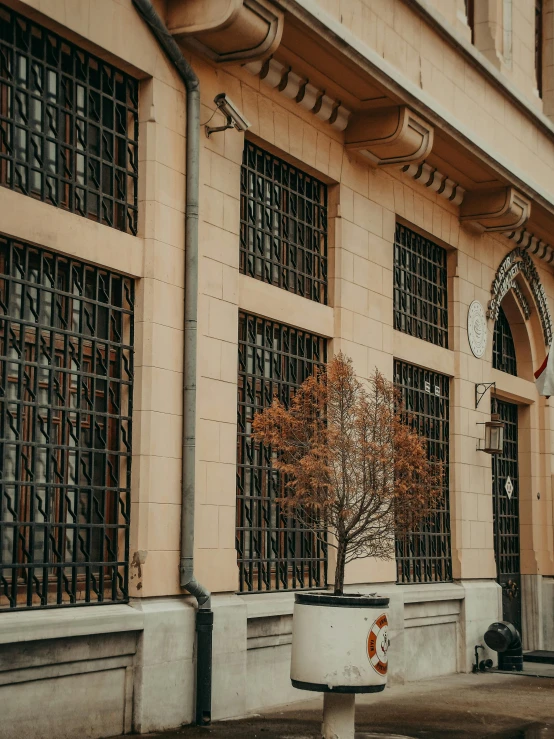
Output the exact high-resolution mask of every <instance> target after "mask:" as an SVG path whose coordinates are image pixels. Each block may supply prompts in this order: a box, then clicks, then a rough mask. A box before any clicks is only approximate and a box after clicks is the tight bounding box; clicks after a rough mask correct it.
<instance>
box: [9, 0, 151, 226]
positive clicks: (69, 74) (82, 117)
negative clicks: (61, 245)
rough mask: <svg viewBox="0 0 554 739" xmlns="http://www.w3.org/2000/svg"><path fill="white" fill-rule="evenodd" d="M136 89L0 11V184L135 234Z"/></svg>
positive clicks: (106, 66) (55, 38)
mask: <svg viewBox="0 0 554 739" xmlns="http://www.w3.org/2000/svg"><path fill="white" fill-rule="evenodd" d="M137 147H138V82H137V80H135V79H133V78H132V77H130V76H129V75H127V74H125V73H124V72H121V71H119V70H118V69H116V68H115V67H113V66H112V65H111V64H107V63H106V62H104V61H102V60H101V59H98V58H97V57H95V56H93V55H92V54H89V53H88V52H86V51H83V50H82V49H79V48H78V47H77V46H75V45H74V44H71V43H69V42H68V41H65V40H64V39H62V38H61V37H60V36H58V35H56V34H55V33H52V32H51V31H49V30H47V29H46V28H42V27H41V26H38V25H37V24H36V23H33V22H31V21H29V20H28V19H27V18H24V17H23V16H21V15H18V14H17V13H14V12H13V11H12V10H10V9H8V8H6V7H5V6H3V5H0V184H1V185H3V186H4V187H9V188H10V189H12V190H16V191H18V192H22V193H24V194H25V195H30V196H32V197H34V198H37V199H39V200H43V201H44V202H46V203H49V204H51V205H54V206H56V207H59V208H64V209H65V210H69V211H71V212H73V213H78V214H79V215H81V216H85V217H86V218H91V219H93V220H96V221H99V222H100V223H104V224H107V225H108V226H113V227H114V228H118V229H120V230H121V231H128V232H130V233H132V234H136V233H137V178H138V152H137Z"/></svg>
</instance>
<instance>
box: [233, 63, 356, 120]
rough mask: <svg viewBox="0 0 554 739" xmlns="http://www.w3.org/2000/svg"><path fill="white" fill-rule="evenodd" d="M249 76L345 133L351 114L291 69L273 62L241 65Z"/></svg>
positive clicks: (338, 102) (337, 101) (339, 102)
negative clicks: (259, 80) (257, 78)
mask: <svg viewBox="0 0 554 739" xmlns="http://www.w3.org/2000/svg"><path fill="white" fill-rule="evenodd" d="M243 66H244V69H246V70H247V71H248V72H250V74H253V75H255V76H256V77H259V78H260V79H261V80H262V82H265V84H266V85H269V86H270V87H273V88H274V89H277V91H278V92H280V93H281V94H282V95H284V96H285V97H286V98H288V99H289V100H294V101H295V102H296V103H297V104H298V105H299V106H300V107H301V108H304V110H308V111H310V112H311V113H313V114H314V115H315V116H316V117H317V118H319V119H320V120H322V121H325V122H326V123H329V124H331V126H332V127H333V128H335V129H336V130H337V131H344V129H345V128H346V126H347V125H348V119H349V118H350V115H351V111H350V110H348V108H345V107H344V105H342V103H341V101H340V100H334V99H333V98H331V97H329V96H328V95H326V94H325V90H320V89H319V88H318V87H316V86H315V85H312V84H311V82H310V80H309V79H307V78H306V77H301V76H300V75H299V74H296V72H294V71H293V70H292V68H291V67H289V66H285V65H284V64H281V62H278V61H277V60H276V59H268V60H266V61H265V62H264V61H255V62H250V63H248V64H244V65H243Z"/></svg>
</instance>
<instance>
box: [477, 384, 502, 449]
mask: <svg viewBox="0 0 554 739" xmlns="http://www.w3.org/2000/svg"><path fill="white" fill-rule="evenodd" d="M491 388H494V389H495V390H496V383H495V382H481V383H479V384H477V385H475V407H476V408H477V406H478V405H479V403H480V402H481V399H482V398H483V396H484V395H485V393H486V392H487V390H490V389H491ZM477 425H478V426H484V427H485V446H484V447H482V446H481V439H479V444H478V446H477V451H478V452H486V453H487V454H502V452H503V451H504V427H505V424H504V421H501V420H500V416H499V415H498V413H492V414H491V420H490V421H486V422H485V423H484V424H480V423H478V424H477Z"/></svg>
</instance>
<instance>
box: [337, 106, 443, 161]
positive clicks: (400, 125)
mask: <svg viewBox="0 0 554 739" xmlns="http://www.w3.org/2000/svg"><path fill="white" fill-rule="evenodd" d="M433 136H434V129H433V126H431V125H430V124H429V123H427V121H425V120H424V119H423V118H421V117H420V116H418V115H417V113H414V111H413V110H411V109H410V108H409V107H408V106H407V105H397V106H394V107H390V108H378V109H376V110H364V111H360V112H358V113H355V114H354V115H353V116H352V118H351V120H350V122H349V124H348V128H347V130H346V135H345V144H346V148H347V149H354V150H356V151H358V152H359V153H360V154H361V155H362V156H364V157H365V158H366V159H368V160H369V161H370V162H371V163H372V164H373V165H376V166H380V167H385V166H390V165H396V164H415V163H419V162H421V161H423V160H424V159H425V157H426V156H428V155H429V153H430V152H431V149H432V147H433Z"/></svg>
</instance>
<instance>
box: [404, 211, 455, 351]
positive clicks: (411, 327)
mask: <svg viewBox="0 0 554 739" xmlns="http://www.w3.org/2000/svg"><path fill="white" fill-rule="evenodd" d="M447 277H448V275H447V266H446V249H443V248H442V247H441V246H438V244H434V243H433V242H432V241H429V239H426V238H424V237H423V236H420V235H419V234H418V233H415V231H411V230H410V229H409V228H406V226H403V225H402V224H400V223H397V224H396V236H395V240H394V328H395V329H397V330H398V331H402V332H403V333H405V334H410V336H416V337H417V338H418V339H423V340H424V341H430V342H431V343H432V344H437V345H438V346H443V347H447V346H448V295H447Z"/></svg>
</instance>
